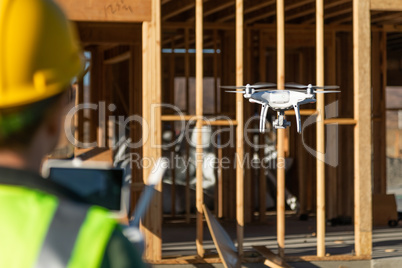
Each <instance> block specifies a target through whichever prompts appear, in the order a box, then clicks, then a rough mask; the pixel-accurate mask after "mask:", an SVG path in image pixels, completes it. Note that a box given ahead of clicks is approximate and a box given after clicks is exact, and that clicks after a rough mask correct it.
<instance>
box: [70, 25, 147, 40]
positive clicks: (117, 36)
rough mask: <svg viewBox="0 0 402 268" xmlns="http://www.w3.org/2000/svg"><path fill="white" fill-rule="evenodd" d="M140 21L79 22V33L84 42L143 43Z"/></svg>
mask: <svg viewBox="0 0 402 268" xmlns="http://www.w3.org/2000/svg"><path fill="white" fill-rule="evenodd" d="M141 27H142V26H141V24H140V23H116V22H115V23H108V22H78V23H77V28H78V34H79V36H80V40H81V42H82V43H84V44H97V45H100V44H113V43H119V44H120V45H123V44H141V33H142V28H141Z"/></svg>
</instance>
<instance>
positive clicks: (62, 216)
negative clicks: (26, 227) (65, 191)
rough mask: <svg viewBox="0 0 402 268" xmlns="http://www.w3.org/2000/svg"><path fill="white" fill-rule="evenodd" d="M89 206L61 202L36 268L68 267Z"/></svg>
mask: <svg viewBox="0 0 402 268" xmlns="http://www.w3.org/2000/svg"><path fill="white" fill-rule="evenodd" d="M88 209H89V206H82V205H77V204H74V203H71V202H65V201H63V200H60V201H59V205H58V206H57V209H56V212H55V213H54V216H53V219H52V222H51V223H50V226H49V228H48V231H47V234H46V238H45V241H44V242H43V245H42V248H41V251H40V253H39V257H38V260H37V262H36V268H63V267H67V265H68V263H69V260H70V257H71V253H72V251H73V249H74V245H75V241H76V240H77V237H78V234H79V231H80V229H81V225H82V224H83V223H84V220H85V218H86V215H87V212H88Z"/></svg>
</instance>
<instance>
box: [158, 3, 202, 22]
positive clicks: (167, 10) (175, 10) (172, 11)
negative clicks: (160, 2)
mask: <svg viewBox="0 0 402 268" xmlns="http://www.w3.org/2000/svg"><path fill="white" fill-rule="evenodd" d="M194 7H195V1H194V0H176V1H172V2H170V3H169V4H167V5H166V6H164V7H163V9H162V21H165V20H167V19H170V18H172V17H174V16H176V15H179V14H180V13H183V12H185V11H187V10H190V9H192V8H194Z"/></svg>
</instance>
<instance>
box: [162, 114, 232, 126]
mask: <svg viewBox="0 0 402 268" xmlns="http://www.w3.org/2000/svg"><path fill="white" fill-rule="evenodd" d="M197 118H198V116H196V115H183V116H180V115H162V116H161V119H162V121H165V122H169V121H170V122H176V121H194V123H195V122H196V120H197ZM202 122H203V125H204V126H208V125H209V126H236V125H237V121H236V120H203V121H202Z"/></svg>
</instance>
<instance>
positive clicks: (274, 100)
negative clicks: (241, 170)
mask: <svg viewBox="0 0 402 268" xmlns="http://www.w3.org/2000/svg"><path fill="white" fill-rule="evenodd" d="M274 86H276V84H273V83H257V84H255V85H250V84H247V85H246V86H221V88H225V89H244V90H234V91H226V92H230V93H242V94H244V98H246V99H249V101H250V102H254V103H258V104H261V105H262V108H261V115H260V132H261V133H264V132H265V121H266V117H267V112H268V108H269V107H270V108H271V109H272V110H274V111H276V112H277V114H278V118H277V119H276V120H275V121H274V123H273V126H274V127H275V128H286V127H288V126H290V122H288V121H286V119H285V111H286V110H290V109H294V110H295V115H296V123H297V132H298V133H300V132H301V122H300V108H299V105H301V104H306V103H314V102H316V99H315V94H316V93H337V92H340V91H338V90H327V91H323V90H318V91H317V90H316V89H337V88H339V87H338V86H313V85H312V84H309V85H307V86H305V85H300V84H297V83H287V84H285V87H293V88H298V89H299V90H298V89H284V90H278V89H271V90H267V89H263V88H269V87H274ZM300 89H302V90H300Z"/></svg>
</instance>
